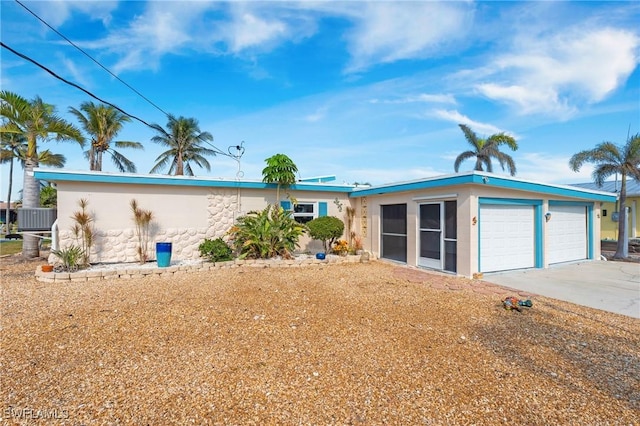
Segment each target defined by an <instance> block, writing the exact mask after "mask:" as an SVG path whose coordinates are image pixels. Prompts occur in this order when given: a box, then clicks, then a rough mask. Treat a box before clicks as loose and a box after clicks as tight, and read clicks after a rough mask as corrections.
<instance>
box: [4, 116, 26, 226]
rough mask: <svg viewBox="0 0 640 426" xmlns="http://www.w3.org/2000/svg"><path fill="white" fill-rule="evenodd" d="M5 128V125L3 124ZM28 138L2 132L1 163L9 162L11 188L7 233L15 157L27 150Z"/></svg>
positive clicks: (9, 213)
mask: <svg viewBox="0 0 640 426" xmlns="http://www.w3.org/2000/svg"><path fill="white" fill-rule="evenodd" d="M5 124H6V123H5ZM2 127H3V128H4V125H3V126H2ZM26 149H27V139H26V138H25V137H24V136H23V135H20V134H17V133H5V132H2V133H0V163H9V189H8V191H7V215H6V216H5V218H6V220H7V233H9V223H10V222H11V191H12V190H13V159H14V158H16V159H18V158H20V153H21V152H24V151H26Z"/></svg>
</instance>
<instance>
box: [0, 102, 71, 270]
mask: <svg viewBox="0 0 640 426" xmlns="http://www.w3.org/2000/svg"><path fill="white" fill-rule="evenodd" d="M0 116H1V117H4V118H5V119H6V120H7V121H8V123H7V125H6V126H4V127H3V128H2V130H1V131H2V132H7V133H16V134H20V135H23V136H24V137H25V138H26V140H27V149H26V151H25V156H24V179H23V192H22V206H23V207H24V208H32V207H38V206H39V205H40V185H39V184H38V180H37V179H36V178H35V177H34V176H33V169H34V167H37V166H38V160H39V156H38V143H39V142H47V141H49V140H51V139H53V140H56V141H75V142H78V143H79V144H80V146H83V144H84V139H83V137H82V133H81V132H80V130H79V129H78V128H76V127H75V126H74V125H73V124H71V123H69V122H67V121H66V120H64V119H62V118H60V117H58V116H57V115H56V109H55V107H54V106H53V105H51V104H47V103H45V102H44V101H43V100H42V99H41V98H40V97H39V96H36V97H35V98H34V99H32V100H30V101H29V100H27V99H25V98H24V97H22V96H20V95H18V94H16V93H13V92H8V91H4V90H3V91H1V92H0ZM38 242H39V241H38V237H37V236H35V235H25V237H24V239H23V242H22V255H23V256H24V257H25V258H34V257H38V256H39V255H40V250H39V247H38V246H39V244H38Z"/></svg>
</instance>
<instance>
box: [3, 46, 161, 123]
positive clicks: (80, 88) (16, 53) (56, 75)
mask: <svg viewBox="0 0 640 426" xmlns="http://www.w3.org/2000/svg"><path fill="white" fill-rule="evenodd" d="M0 45H1V46H2V47H4V48H5V49H7V50H9V51H10V52H12V53H13V54H15V55H17V56H19V57H21V58H22V59H25V60H27V61H29V62H31V63H32V64H34V65H36V66H37V67H39V68H41V69H43V70H45V71H46V72H48V73H49V74H51V75H52V76H54V77H55V78H57V79H58V80H60V81H63V82H64V83H67V84H68V85H70V86H73V87H75V88H76V89H79V90H82V91H83V92H84V93H86V94H87V95H89V96H91V97H92V98H94V99H97V100H98V101H100V102H102V103H104V104H107V105H109V106H112V107H114V108H115V109H117V110H118V111H120V112H121V113H123V114H124V115H127V116H129V117H131V118H133V119H134V120H138V121H139V122H141V123H142V124H144V125H146V126H148V127H151V128H152V129H155V128H156V127H155V126H152V125H151V124H149V123H147V122H146V121H144V120H143V119H142V118H139V117H136V116H135V115H132V114H129V113H128V112H126V111H124V110H123V109H121V108H120V107H118V106H117V105H114V104H112V103H111V102H108V101H105V100H104V99H101V98H99V97H98V96H96V95H94V94H93V93H91V92H89V91H88V90H86V89H85V88H83V87H80V86H79V85H77V84H76V83H74V82H72V81H69V80H66V79H65V78H63V77H60V76H59V75H58V74H56V73H55V72H53V71H51V70H50V69H49V68H47V67H45V66H44V65H42V64H41V63H39V62H38V61H36V60H35V59H31V58H30V57H28V56H27V55H23V54H22V53H20V52H18V51H16V50H14V49H12V48H11V47H9V46H7V45H6V44H5V43H4V42H2V41H0Z"/></svg>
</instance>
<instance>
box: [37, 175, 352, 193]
mask: <svg viewBox="0 0 640 426" xmlns="http://www.w3.org/2000/svg"><path fill="white" fill-rule="evenodd" d="M33 176H34V177H35V178H36V179H39V180H46V181H48V182H95V183H112V184H113V183H117V184H134V185H167V186H196V187H211V188H245V189H266V188H270V189H275V188H276V186H277V185H276V184H272V183H264V182H259V181H237V180H220V179H203V178H194V177H186V176H180V177H177V176H167V175H158V176H153V175H132V174H125V173H122V174H115V173H114V174H106V173H105V174H101V173H82V172H79V173H70V172H56V171H49V170H35V171H34V172H33ZM289 188H290V189H292V190H296V191H318V192H339V193H350V192H351V191H353V187H352V186H348V185H321V184H311V183H306V184H305V183H297V184H294V185H291V186H290V187H289Z"/></svg>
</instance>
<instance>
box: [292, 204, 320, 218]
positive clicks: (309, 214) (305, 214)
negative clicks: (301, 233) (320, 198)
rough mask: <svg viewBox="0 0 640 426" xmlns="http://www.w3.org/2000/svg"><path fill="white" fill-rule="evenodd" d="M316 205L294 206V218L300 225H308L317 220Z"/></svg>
mask: <svg viewBox="0 0 640 426" xmlns="http://www.w3.org/2000/svg"><path fill="white" fill-rule="evenodd" d="M315 205H316V204H315V203H298V204H296V205H294V206H293V218H294V219H295V221H296V222H298V223H307V222H310V221H311V220H313V219H315V218H316V214H315Z"/></svg>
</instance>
